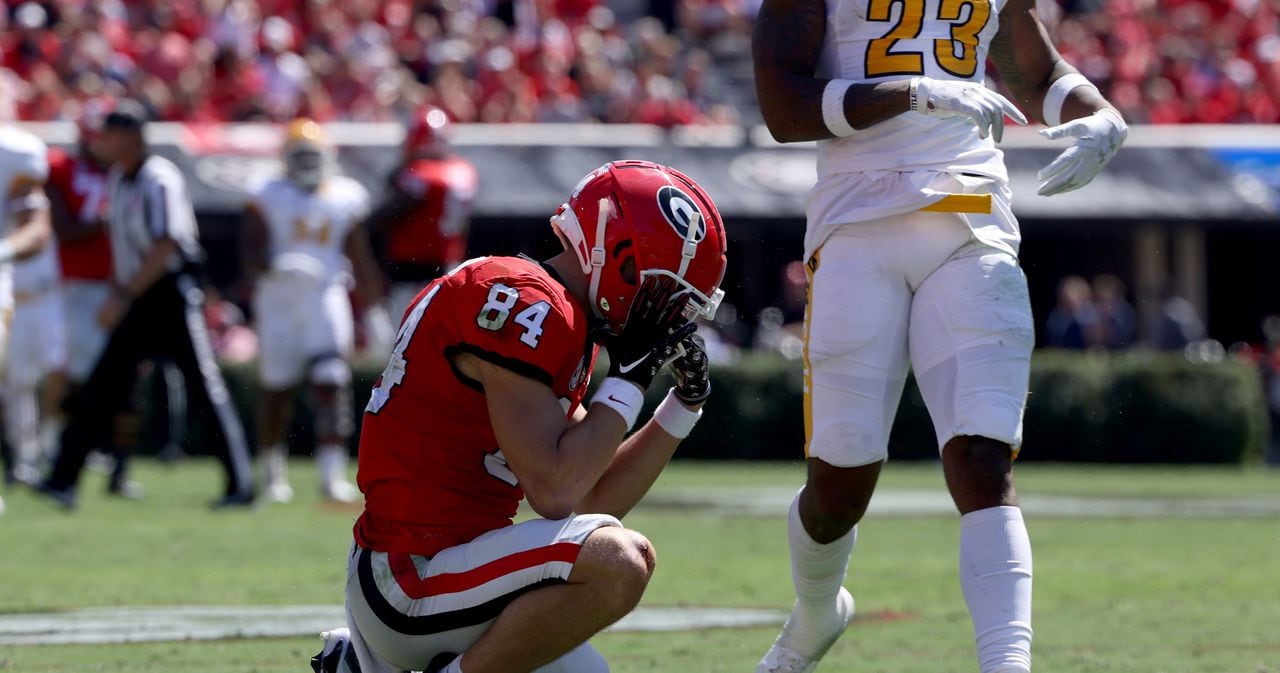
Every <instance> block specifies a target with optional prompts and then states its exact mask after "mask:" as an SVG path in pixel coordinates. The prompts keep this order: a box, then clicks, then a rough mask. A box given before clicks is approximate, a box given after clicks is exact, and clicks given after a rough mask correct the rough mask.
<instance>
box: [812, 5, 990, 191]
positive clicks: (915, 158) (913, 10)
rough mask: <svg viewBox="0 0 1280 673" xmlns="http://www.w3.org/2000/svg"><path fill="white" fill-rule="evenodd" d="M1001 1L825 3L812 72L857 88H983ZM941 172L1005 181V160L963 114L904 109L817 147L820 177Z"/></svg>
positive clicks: (820, 143)
mask: <svg viewBox="0 0 1280 673" xmlns="http://www.w3.org/2000/svg"><path fill="white" fill-rule="evenodd" d="M1005 1H1006V0H826V3H827V32H826V40H825V43H824V44H823V50H822V56H821V60H820V62H819V66H818V72H817V75H818V76H819V77H823V78H826V79H846V80H852V81H854V82H858V83H877V82H889V81H895V80H906V79H910V78H912V77H921V76H923V77H930V78H933V79H946V80H959V81H966V82H978V83H982V82H983V80H984V71H985V64H986V59H987V50H988V49H989V48H990V45H991V40H992V39H993V38H994V36H995V34H996V29H997V27H998V24H999V14H1000V9H1001V8H1002V7H1003V6H1004V3H1005ZM874 170H889V171H918V170H940V171H954V172H967V173H978V174H982V175H987V176H991V177H996V178H1000V179H1006V177H1007V176H1006V172H1005V167H1004V161H1003V155H1002V154H1001V152H1000V151H999V150H997V149H996V148H995V143H994V142H993V141H992V140H991V138H985V139H984V138H979V137H978V130H977V127H976V126H975V125H974V124H973V122H972V121H970V120H969V119H968V118H965V117H932V116H926V115H923V114H920V113H918V112H910V111H909V112H906V113H903V114H900V115H898V116H896V117H893V118H891V119H887V120H885V121H882V122H880V123H878V124H875V125H873V126H870V127H867V128H865V129H862V130H860V131H858V132H857V133H855V134H853V135H852V136H848V137H845V138H836V139H833V140H824V141H821V142H819V143H818V175H819V176H826V175H831V174H836V173H850V172H860V171H874Z"/></svg>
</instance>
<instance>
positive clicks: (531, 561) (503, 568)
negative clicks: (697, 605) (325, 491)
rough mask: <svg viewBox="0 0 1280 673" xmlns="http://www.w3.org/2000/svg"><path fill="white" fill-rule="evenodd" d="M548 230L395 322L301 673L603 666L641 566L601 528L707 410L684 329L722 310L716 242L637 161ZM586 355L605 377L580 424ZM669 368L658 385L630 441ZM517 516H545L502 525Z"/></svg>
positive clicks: (575, 199) (680, 181)
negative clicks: (348, 537)
mask: <svg viewBox="0 0 1280 673" xmlns="http://www.w3.org/2000/svg"><path fill="white" fill-rule="evenodd" d="M551 223H552V226H553V228H554V229H555V231H556V233H557V234H558V235H559V236H560V238H561V240H562V242H563V243H564V245H565V248H566V249H565V251H564V252H563V253H561V254H559V255H557V256H555V257H553V258H551V259H550V260H547V261H546V262H543V263H538V262H535V261H533V260H531V259H528V258H525V257H520V258H516V257H485V258H479V259H474V260H471V261H469V262H466V263H464V264H463V265H461V266H460V267H458V268H456V269H454V270H453V271H452V272H450V273H449V274H447V275H445V276H444V277H443V278H440V279H439V280H436V281H435V282H433V283H431V284H430V285H428V286H427V287H426V288H425V289H424V290H422V291H421V292H420V293H419V294H418V296H417V298H415V299H414V301H413V303H412V305H411V308H410V310H409V311H408V313H407V314H406V316H405V318H404V321H403V323H402V324H401V326H400V331H399V334H398V336H397V339H396V344H395V349H394V351H393V353H392V355H391V361H390V363H389V364H388V365H387V368H386V370H385V371H383V373H382V377H381V378H380V379H379V381H378V383H377V385H376V387H375V388H374V390H373V395H372V397H371V398H370V400H369V404H368V406H367V407H366V409H365V416H364V425H363V428H362V431H361V438H360V439H361V441H360V468H359V483H360V488H361V490H362V491H363V492H364V495H365V510H364V513H363V514H362V515H361V516H360V518H359V520H357V522H356V525H355V545H354V546H353V548H352V552H351V555H350V558H349V560H348V574H347V588H346V598H347V624H348V627H349V630H348V629H339V630H337V631H331V632H328V633H326V634H325V640H326V643H325V649H324V651H323V652H321V654H320V655H317V657H316V658H315V659H314V660H313V667H314V668H315V669H316V670H317V671H328V672H332V671H341V672H344V673H347V672H350V671H357V670H363V671H364V673H383V672H390V671H404V670H424V669H425V670H427V671H432V672H438V671H444V672H445V673H458V672H459V671H463V670H465V671H467V672H468V673H528V672H529V671H533V670H535V669H536V670H538V671H542V672H544V673H549V672H551V671H564V672H566V673H567V672H569V671H573V672H575V673H603V672H604V671H607V670H608V665H607V664H606V663H605V662H604V659H603V658H602V657H601V656H600V654H599V653H598V652H596V651H595V650H594V649H593V648H592V647H591V645H590V644H588V643H587V642H586V641H587V639H588V638H590V637H591V636H592V635H594V634H595V633H597V632H599V631H600V630H601V629H603V628H605V627H606V626H608V625H609V624H612V623H613V622H615V621H617V620H618V619H620V618H621V617H622V616H623V615H625V614H627V613H628V612H630V611H631V610H632V609H633V608H634V607H635V606H636V603H637V602H638V601H639V600H640V596H641V594H642V593H643V592H644V589H645V586H646V584H647V583H648V581H649V577H650V575H651V574H652V572H653V568H654V551H653V546H652V545H651V544H650V543H649V541H648V540H646V539H645V538H644V536H642V535H641V534H640V533H637V532H635V531H632V530H628V529H626V528H623V527H622V524H621V523H620V522H619V521H618V517H621V516H623V515H624V514H626V513H627V512H628V511H629V510H630V509H631V508H632V507H633V506H635V504H636V502H638V501H639V500H640V498H641V496H643V495H644V493H645V492H646V491H647V490H648V489H649V487H650V486H651V485H652V484H653V482H654V480H655V479H656V478H657V477H658V474H659V473H660V472H661V470H662V468H663V467H664V466H665V465H666V464H667V460H668V459H669V458H670V457H671V455H672V453H673V452H674V451H675V449H676V446H677V445H678V444H679V442H680V440H681V439H682V438H684V437H685V436H687V435H688V433H689V431H690V430H691V429H692V428H693V425H694V423H695V422H696V421H697V420H698V418H699V416H700V414H701V407H702V404H703V402H704V401H705V400H706V399H707V397H708V395H709V394H710V379H709V378H708V373H707V359H706V353H705V352H704V351H703V349H702V344H701V342H700V341H699V340H698V339H697V337H696V335H694V334H693V329H694V326H693V325H692V324H691V323H690V320H692V319H693V318H695V317H710V316H712V315H713V314H714V313H715V309H716V306H717V305H718V304H719V300H720V297H722V296H723V293H722V292H721V291H720V290H719V285H720V282H721V279H722V278H723V276H724V270H725V233H724V226H723V224H722V223H721V220H720V215H719V213H718V212H717V211H716V208H715V205H714V204H713V203H712V202H711V199H710V198H709V197H708V196H707V194H706V193H705V192H704V191H703V190H702V189H701V188H700V187H699V186H698V185H697V184H696V183H694V182H693V180H691V179H689V178H688V177H686V176H685V175H684V174H682V173H680V172H679V171H676V170H674V169H671V168H667V167H665V166H660V165H657V164H653V163H649V162H642V161H619V162H614V163H611V164H607V165H605V166H603V167H602V168H600V169H598V170H596V171H595V172H592V173H590V174H589V175H587V176H586V177H585V178H584V179H583V180H582V182H581V183H579V185H578V187H577V189H575V190H574V192H573V194H572V196H571V197H570V198H569V202H568V203H567V204H564V205H563V206H562V207H561V208H560V209H559V211H558V212H557V213H556V215H555V216H554V217H552V219H551ZM597 343H602V344H603V345H604V347H605V349H606V350H608V352H609V360H610V366H609V375H608V378H606V379H605V380H604V381H603V382H602V383H601V384H600V385H599V387H598V388H597V389H596V392H595V394H594V396H593V397H592V398H591V402H590V405H589V406H584V405H583V404H582V401H583V398H584V397H585V395H586V393H587V383H588V379H590V377H591V371H592V367H593V364H594V362H595V358H596V353H597ZM680 353H682V354H680ZM678 354H679V355H678ZM677 355H678V357H677ZM672 358H675V359H674V360H672ZM669 360H670V361H671V362H672V370H673V373H674V375H675V379H676V385H675V387H674V388H672V389H671V391H670V392H669V393H668V395H667V398H666V400H665V401H664V402H663V403H662V404H661V405H660V406H659V407H658V409H657V411H655V412H654V415H653V417H652V418H651V419H650V420H649V422H648V423H646V424H645V425H644V426H642V427H641V428H640V429H639V430H638V431H637V432H635V433H634V434H632V435H631V436H630V437H627V436H626V435H627V433H628V431H629V430H630V429H631V428H632V427H633V426H634V425H635V423H636V419H637V417H638V415H639V413H640V407H641V403H642V401H643V396H644V390H645V389H646V388H647V387H648V386H649V384H650V383H651V382H652V381H653V378H654V376H655V375H656V374H657V373H658V371H659V369H660V368H661V367H662V366H663V365H664V364H665V363H666V362H668V361H669ZM522 498H525V499H527V500H528V503H529V506H530V507H531V508H532V509H533V511H534V512H535V513H537V514H538V515H539V516H540V517H542V518H537V519H532V520H529V521H525V522H522V523H519V524H513V523H512V517H513V516H514V515H515V513H516V508H517V506H518V504H519V502H520V500H521V499H522Z"/></svg>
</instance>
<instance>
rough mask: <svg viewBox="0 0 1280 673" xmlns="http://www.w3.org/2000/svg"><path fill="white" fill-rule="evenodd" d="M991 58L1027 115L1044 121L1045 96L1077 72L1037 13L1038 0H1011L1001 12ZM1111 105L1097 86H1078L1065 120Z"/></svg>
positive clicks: (1067, 105) (1066, 107)
mask: <svg viewBox="0 0 1280 673" xmlns="http://www.w3.org/2000/svg"><path fill="white" fill-rule="evenodd" d="M990 55H991V60H992V62H993V63H995V65H996V69H997V70H999V71H1000V77H1001V78H1002V79H1003V80H1004V83H1005V85H1006V86H1007V87H1008V89H1009V93H1010V94H1012V96H1013V101H1014V102H1015V103H1016V104H1017V105H1018V107H1019V108H1021V109H1022V111H1023V112H1024V113H1026V114H1027V116H1029V117H1032V118H1034V119H1036V120H1037V121H1040V122H1044V121H1045V119H1044V111H1043V110H1044V98H1045V94H1046V93H1048V91H1049V86H1050V85H1052V84H1053V82H1054V81H1055V80H1057V79H1058V78H1060V77H1062V76H1064V75H1069V74H1072V73H1075V72H1077V70H1076V69H1075V68H1074V67H1072V66H1071V64H1070V63H1067V62H1066V61H1064V60H1063V59H1062V56H1061V55H1059V54H1058V50H1057V49H1056V48H1054V46H1053V41H1052V40H1051V39H1050V38H1049V33H1048V30H1046V29H1045V27H1044V24H1043V23H1042V22H1041V21H1040V17H1039V16H1038V15H1037V14H1036V10H1035V2H1034V0H1010V2H1009V3H1008V4H1006V5H1005V8H1004V10H1003V11H1001V13H1000V28H999V30H998V31H997V32H996V36H995V39H994V40H992V43H991V52H990ZM1107 107H1111V104H1110V103H1108V102H1107V100H1106V99H1105V98H1103V97H1102V95H1101V94H1099V93H1098V92H1097V91H1096V90H1095V89H1093V88H1091V87H1078V88H1076V89H1075V90H1073V91H1072V92H1071V94H1070V95H1069V96H1067V99H1066V100H1065V101H1064V102H1063V106H1062V121H1068V120H1071V119H1078V118H1080V117H1087V116H1089V115H1091V114H1093V113H1094V112H1097V111H1098V110H1101V109H1103V108H1107Z"/></svg>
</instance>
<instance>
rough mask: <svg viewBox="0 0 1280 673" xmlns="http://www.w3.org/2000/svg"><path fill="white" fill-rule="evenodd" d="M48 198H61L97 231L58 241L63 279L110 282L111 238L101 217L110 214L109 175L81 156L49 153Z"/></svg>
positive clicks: (76, 215)
mask: <svg viewBox="0 0 1280 673" xmlns="http://www.w3.org/2000/svg"><path fill="white" fill-rule="evenodd" d="M48 185H49V187H50V189H49V198H51V199H62V202H63V205H64V206H65V207H66V211H67V213H69V214H70V215H71V217H74V218H76V219H78V220H79V221H80V223H81V224H84V225H86V226H88V225H96V226H97V229H96V230H95V231H94V232H93V233H92V234H89V235H88V236H86V237H84V238H81V239H78V240H75V241H59V242H58V257H59V258H60V261H61V262H62V277H63V278H71V279H78V280H110V279H111V239H110V238H108V237H107V229H106V227H105V226H103V224H102V218H103V216H104V215H105V214H106V212H107V175H106V172H105V171H103V170H102V169H100V168H98V167H97V166H96V165H94V163H93V162H91V161H88V160H86V159H84V158H82V157H79V156H76V155H72V154H68V153H67V152H64V151H63V150H60V149H56V148H55V149H50V150H49V180H48Z"/></svg>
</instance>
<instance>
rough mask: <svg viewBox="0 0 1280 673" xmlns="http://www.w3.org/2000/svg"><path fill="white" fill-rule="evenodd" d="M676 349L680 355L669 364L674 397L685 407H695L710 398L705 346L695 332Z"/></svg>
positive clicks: (709, 376)
mask: <svg viewBox="0 0 1280 673" xmlns="http://www.w3.org/2000/svg"><path fill="white" fill-rule="evenodd" d="M676 348H677V351H679V352H680V355H678V356H676V359H674V360H672V361H671V364H670V368H671V375H672V377H674V378H675V380H676V385H675V391H676V397H677V398H679V400H680V401H681V402H684V403H685V405H686V406H690V407H696V406H697V405H699V404H702V403H703V402H706V401H707V398H708V397H710V396H711V362H710V360H709V359H708V358H707V347H706V344H705V343H704V342H703V341H702V337H700V336H698V333H697V332H692V333H690V334H689V336H687V337H685V338H684V339H683V340H681V341H680V343H679V344H678V345H677V347H676Z"/></svg>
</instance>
